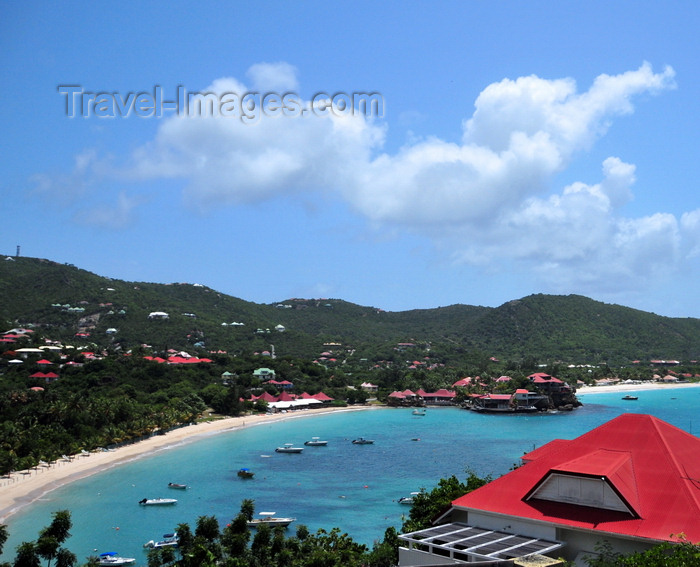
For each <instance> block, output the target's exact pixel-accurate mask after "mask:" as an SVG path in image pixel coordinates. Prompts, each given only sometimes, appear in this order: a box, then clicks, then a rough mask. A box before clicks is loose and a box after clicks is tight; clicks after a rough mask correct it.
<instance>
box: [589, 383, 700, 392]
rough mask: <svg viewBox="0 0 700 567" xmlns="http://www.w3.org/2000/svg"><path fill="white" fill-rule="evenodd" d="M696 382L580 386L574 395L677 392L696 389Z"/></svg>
mask: <svg viewBox="0 0 700 567" xmlns="http://www.w3.org/2000/svg"><path fill="white" fill-rule="evenodd" d="M698 387H700V383H698V382H666V383H664V382H652V381H644V382H640V383H639V384H611V385H609V386H582V387H580V388H577V389H576V395H577V396H579V395H583V394H609V393H614V392H643V391H645V390H677V389H680V388H698Z"/></svg>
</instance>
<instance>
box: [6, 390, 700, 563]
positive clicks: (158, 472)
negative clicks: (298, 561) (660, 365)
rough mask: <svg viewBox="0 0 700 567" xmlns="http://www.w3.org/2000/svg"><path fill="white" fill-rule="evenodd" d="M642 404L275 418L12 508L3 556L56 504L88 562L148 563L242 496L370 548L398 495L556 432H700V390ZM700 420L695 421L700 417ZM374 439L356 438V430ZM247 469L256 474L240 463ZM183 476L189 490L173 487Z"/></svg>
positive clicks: (505, 465) (234, 506) (651, 395)
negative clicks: (151, 544)
mask: <svg viewBox="0 0 700 567" xmlns="http://www.w3.org/2000/svg"><path fill="white" fill-rule="evenodd" d="M636 394H637V395H638V396H639V399H638V400H636V401H624V400H622V399H621V398H622V395H623V394H620V393H606V394H588V395H586V394H584V395H581V396H579V398H580V399H581V401H582V402H583V403H584V406H583V407H581V408H578V409H577V410H575V411H572V412H561V413H549V414H537V415H526V414H523V415H483V414H478V413H475V412H470V411H466V410H462V409H457V408H429V409H428V411H427V415H426V416H424V417H417V416H414V415H412V412H411V410H410V409H374V410H368V411H359V412H338V413H332V414H327V415H320V416H311V415H309V417H303V418H300V419H296V418H295V419H289V420H286V421H280V422H275V423H266V424H262V425H258V426H255V427H248V428H246V429H242V430H235V431H230V432H225V433H221V434H218V435H213V436H211V437H207V438H202V439H200V440H198V441H197V442H195V443H190V444H186V445H183V446H180V447H173V448H170V449H167V450H162V451H159V452H157V453H154V454H153V455H152V456H149V457H147V458H143V459H140V460H137V461H134V462H132V463H129V464H126V465H122V466H119V467H116V468H114V469H111V470H108V471H106V472H103V473H100V474H97V475H94V476H92V477H89V478H87V479H84V480H81V481H78V482H76V483H73V484H71V485H68V486H66V487H63V488H60V489H57V490H55V491H53V492H51V493H49V494H47V495H46V496H45V497H44V498H42V499H41V500H40V501H38V502H36V503H35V504H32V505H31V506H29V507H27V508H25V509H24V510H23V511H21V512H20V513H18V514H16V515H14V516H11V517H10V518H9V519H8V521H7V524H8V528H9V531H10V539H9V540H8V542H7V543H6V545H5V554H4V555H3V556H2V557H1V558H0V560H10V559H11V558H13V557H14V550H15V548H16V547H17V545H19V543H21V542H22V541H27V540H32V539H35V538H36V537H37V532H38V531H39V530H40V529H41V528H42V527H44V526H46V525H47V524H48V523H49V522H50V520H51V514H52V513H53V512H55V511H56V510H61V509H68V510H70V511H71V513H72V518H73V529H72V530H71V533H72V536H71V538H70V539H69V540H68V542H67V547H68V548H69V549H70V550H71V551H73V553H75V554H76V555H77V556H78V558H79V560H81V561H82V560H84V559H85V558H87V557H88V556H89V555H92V554H96V553H101V552H104V551H117V552H119V553H120V554H121V555H127V556H130V557H136V558H137V559H138V561H137V565H145V564H146V554H145V552H144V550H143V547H142V546H143V543H145V542H146V541H148V540H150V539H159V538H160V537H161V536H162V535H163V534H165V533H168V532H171V531H173V530H174V529H175V527H176V526H177V524H179V523H183V522H186V523H189V524H190V526H191V527H192V529H194V527H195V524H196V520H197V518H198V517H199V516H204V515H207V516H215V517H216V518H217V519H218V520H219V523H220V525H221V526H222V527H223V526H224V525H225V524H226V523H227V522H228V521H229V520H230V519H231V518H233V517H234V516H235V515H236V514H237V513H238V511H239V509H240V504H241V501H242V500H243V499H244V498H252V499H253V500H255V506H256V511H258V512H261V511H273V512H277V514H278V515H280V516H293V517H295V518H297V521H296V523H295V524H292V526H291V528H290V533H293V531H294V527H295V525H298V524H305V525H306V526H308V527H309V529H310V530H312V531H316V530H317V529H319V528H324V529H326V530H330V529H331V528H333V527H339V528H340V529H341V530H342V531H344V532H347V533H348V534H349V535H350V536H351V537H353V539H355V540H356V541H358V542H360V543H364V544H367V545H368V546H371V545H372V543H373V542H374V541H375V540H378V539H381V538H382V537H383V534H384V530H385V529H386V528H387V527H389V526H395V527H400V526H401V523H402V517H403V516H402V515H403V514H406V513H407V512H408V507H407V506H404V505H401V504H398V503H397V500H398V499H399V498H400V497H402V496H406V495H408V494H409V493H410V492H412V491H416V490H419V489H421V488H426V489H430V488H432V487H433V486H435V484H436V483H437V481H438V480H439V479H440V478H442V477H447V476H450V475H456V476H457V477H458V478H460V479H464V478H465V476H466V472H465V471H467V470H472V471H474V472H475V473H476V474H478V475H481V476H484V475H491V476H493V477H497V476H500V475H502V474H504V473H506V472H508V470H509V469H510V467H511V466H512V465H513V464H515V463H516V462H518V460H519V457H520V456H521V455H522V454H523V453H526V452H529V451H531V450H533V449H534V448H536V447H539V446H541V445H543V444H545V443H547V442H549V441H551V440H552V439H555V438H563V439H572V438H574V437H577V436H578V435H581V434H582V433H585V432H586V431H589V430H591V429H593V428H594V427H597V426H598V425H601V424H602V423H605V422H606V421H608V420H610V419H612V418H614V417H616V416H617V415H620V414H621V413H623V412H635V413H648V414H651V415H655V416H657V417H659V418H661V419H663V420H665V421H667V422H669V423H671V424H673V425H675V426H676V427H679V428H681V429H683V430H685V431H688V432H690V433H693V434H694V435H697V434H698V432H700V418H699V417H698V408H700V388H688V389H675V390H662V391H641V392H637V393H636ZM694 420H695V423H694ZM313 436H319V437H321V438H322V439H325V440H328V446H326V447H306V448H305V449H304V452H303V453H302V454H280V453H275V451H274V449H275V447H277V446H279V445H282V444H284V443H294V444H295V445H301V444H303V442H304V441H305V440H308V439H310V438H311V437H313ZM360 436H362V437H366V438H368V439H373V440H374V441H375V443H374V444H373V445H364V446H361V445H353V444H352V443H351V441H352V439H354V438H356V437H360ZM241 467H248V468H250V469H251V470H253V471H254V472H255V478H254V479H250V480H245V479H241V478H239V477H237V475H236V471H237V470H238V469H239V468H241ZM168 482H175V483H185V484H187V485H188V486H189V487H190V488H189V489H188V490H186V491H181V490H173V489H169V488H168V487H167V484H168ZM166 497H167V498H177V499H178V503H177V504H176V505H174V506H168V507H143V506H139V504H138V502H139V500H141V499H143V498H166Z"/></svg>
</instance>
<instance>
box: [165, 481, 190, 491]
mask: <svg viewBox="0 0 700 567" xmlns="http://www.w3.org/2000/svg"><path fill="white" fill-rule="evenodd" d="M168 488H177V489H178V490H187V485H186V484H178V483H177V482H169V483H168Z"/></svg>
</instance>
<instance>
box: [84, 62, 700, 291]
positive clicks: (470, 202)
mask: <svg viewBox="0 0 700 567" xmlns="http://www.w3.org/2000/svg"><path fill="white" fill-rule="evenodd" d="M247 77H248V78H249V80H250V81H251V82H252V86H251V87H248V86H247V85H245V84H243V83H241V82H239V81H238V80H236V79H234V78H222V79H217V80H216V81H214V82H213V83H212V85H210V86H209V88H208V89H206V91H208V92H213V93H217V94H222V93H240V94H243V93H246V92H250V91H253V90H258V91H262V92H265V91H286V90H290V89H295V88H297V86H298V83H297V74H296V69H295V68H294V67H292V66H291V65H288V64H286V63H274V64H270V63H262V64H258V65H254V66H253V67H251V68H250V70H249V71H248V73H247ZM672 88H675V84H674V71H673V69H671V68H670V67H666V68H665V69H664V70H663V71H662V72H660V73H654V72H653V70H652V68H651V66H650V65H649V64H647V63H644V64H643V65H642V66H641V67H640V68H639V69H637V70H633V71H628V72H625V73H622V74H619V75H614V76H609V75H601V76H599V77H598V78H596V79H595V81H594V82H593V84H592V85H591V86H590V88H589V89H588V90H586V91H584V92H578V90H577V86H576V83H575V82H574V80H573V79H570V78H565V79H557V80H548V79H543V78H540V77H536V76H529V77H521V78H518V79H515V80H511V79H504V80H502V81H500V82H498V83H494V84H492V85H489V86H487V87H486V88H485V89H484V90H483V91H482V92H481V93H480V95H479V96H478V97H477V99H476V101H475V110H474V113H473V115H472V116H471V117H469V118H467V119H466V120H464V121H463V124H462V128H463V132H462V138H461V140H460V141H459V142H458V143H454V142H448V141H445V140H441V139H438V138H428V139H423V140H419V141H412V142H411V143H410V144H409V145H406V146H405V147H403V148H402V149H401V150H399V151H398V152H396V153H395V154H389V153H386V152H382V147H383V142H384V136H385V134H386V125H385V124H383V123H381V122H376V121H375V120H373V119H369V118H365V117H363V116H360V115H354V116H338V115H334V114H333V113H326V114H324V115H317V114H316V113H313V112H310V109H311V106H310V104H311V103H310V101H303V100H300V102H299V108H298V110H302V109H303V110H305V111H306V112H305V113H301V112H299V113H298V114H297V115H295V116H283V115H282V116H275V117H269V116H264V115H258V116H255V117H254V119H253V120H249V121H245V120H243V119H242V117H241V116H238V117H231V116H215V117H211V116H209V117H200V116H175V117H171V118H168V119H165V120H163V121H162V123H161V125H160V126H159V129H158V133H157V136H156V138H155V139H154V140H153V141H151V142H150V143H148V144H145V145H144V146H142V147H141V148H139V149H138V150H137V151H136V152H134V154H133V155H132V158H131V165H130V168H129V171H128V175H129V176H131V177H132V178H133V179H137V180H143V179H158V178H170V179H179V180H182V181H184V185H185V189H184V195H185V199H186V201H187V202H188V204H192V205H196V206H197V207H199V209H201V210H203V211H206V210H208V209H210V208H215V207H220V206H222V205H237V204H245V203H253V202H260V201H264V200H268V199H273V198H275V197H278V196H282V195H290V194H292V195H293V194H298V193H302V192H308V191H323V192H328V193H332V194H337V195H339V196H341V197H342V198H343V199H345V200H346V201H347V202H348V203H349V204H350V205H351V206H352V207H353V208H354V209H355V210H356V211H359V212H360V213H361V214H363V215H364V216H365V217H366V218H367V219H369V220H371V221H372V222H373V223H375V224H377V225H381V226H386V227H390V228H392V229H402V230H409V231H412V232H415V233H419V234H423V235H426V236H427V237H429V238H431V239H432V240H433V241H434V242H435V243H436V245H437V248H438V249H440V250H451V251H452V257H453V258H454V261H455V262H469V263H472V264H476V265H480V266H494V265H495V266H498V265H501V264H503V263H509V262H510V263H516V264H518V265H520V266H521V267H526V268H529V269H530V271H531V272H533V273H535V274H537V275H538V277H539V278H541V281H542V282H543V285H545V286H547V285H548V286H550V287H552V288H556V289H558V290H561V291H580V290H581V288H585V287H590V288H594V287H596V286H598V288H603V287H604V288H607V289H611V290H612V289H625V288H629V287H630V286H638V285H640V282H641V284H643V283H644V278H651V277H656V275H657V274H658V273H660V272H665V271H668V270H672V269H674V266H675V265H676V262H677V261H678V259H679V258H680V257H681V256H682V255H683V254H682V252H681V251H682V250H686V253H685V255H686V257H692V256H698V255H699V254H700V235H699V233H700V212H698V211H695V212H692V213H687V214H686V215H683V217H682V218H681V221H680V223H679V222H678V221H677V220H676V219H675V217H673V216H672V215H668V214H661V213H659V214H652V215H649V216H646V217H643V218H626V217H625V216H624V215H623V208H624V205H625V204H627V203H629V202H630V201H631V200H632V199H633V193H632V186H633V184H634V182H635V166H634V165H632V164H629V163H625V162H624V161H622V159H620V158H618V157H609V158H607V159H606V160H604V162H603V164H602V172H603V173H602V179H601V181H600V182H598V183H594V184H588V183H585V182H582V181H579V182H576V183H572V184H570V185H569V186H567V187H565V188H563V189H561V191H559V192H555V193H554V194H552V188H551V183H552V180H553V179H554V176H555V175H556V174H557V173H559V172H561V171H562V170H564V169H565V168H566V167H567V166H568V165H569V164H570V163H571V161H572V160H573V159H575V157H576V154H577V153H579V152H582V151H585V150H586V149H588V148H590V147H591V145H592V144H594V143H595V141H596V140H597V139H598V138H599V137H600V136H602V135H604V134H605V132H606V131H607V129H608V128H609V127H610V126H611V121H612V119H613V118H614V117H616V116H619V115H622V114H628V113H631V112H633V109H634V107H633V104H632V99H633V97H634V96H637V95H641V94H649V93H652V94H653V93H658V92H661V91H664V90H668V89H672ZM258 102H259V101H258ZM78 167H80V164H78Z"/></svg>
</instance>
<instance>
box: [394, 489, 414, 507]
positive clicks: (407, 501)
mask: <svg viewBox="0 0 700 567" xmlns="http://www.w3.org/2000/svg"><path fill="white" fill-rule="evenodd" d="M418 494H420V492H411V495H410V496H402V497H401V498H399V499H398V500H397V502H398V503H399V504H409V505H410V504H413V499H414V498H415V497H416V496H417V495H418Z"/></svg>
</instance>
